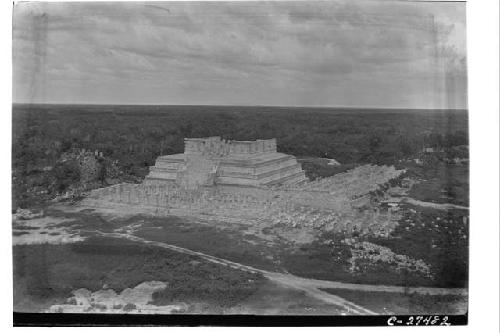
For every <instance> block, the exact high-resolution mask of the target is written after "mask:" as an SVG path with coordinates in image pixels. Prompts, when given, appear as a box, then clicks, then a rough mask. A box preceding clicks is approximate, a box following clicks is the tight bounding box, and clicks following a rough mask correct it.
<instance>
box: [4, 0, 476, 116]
mask: <svg viewBox="0 0 500 333" xmlns="http://www.w3.org/2000/svg"><path fill="white" fill-rule="evenodd" d="M13 38H14V40H13V59H14V70H13V71H14V73H13V74H14V82H13V91H14V92H13V95H14V96H13V99H14V102H33V103H35V102H42V103H45V102H49V103H50V102H53V103H113V104H237V105H291V106H295V105H311V106H353V107H354V106H360V107H405V108H406V107H409V108H466V104H467V97H466V95H467V93H466V86H467V81H466V43H465V3H456V2H453V3H442V2H440V3H430V2H418V1H417V2H409V1H391V0H383V1H382V0H380V1H377V0H365V1H352V0H350V1H322V2H308V3H304V2H226V3H224V2H219V3H196V2H192V3H186V2H184V3H179V2H177V3H168V2H165V3H159V2H154V3H45V4H42V3H17V5H16V6H15V9H14V31H13Z"/></svg>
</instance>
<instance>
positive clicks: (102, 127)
mask: <svg viewBox="0 0 500 333" xmlns="http://www.w3.org/2000/svg"><path fill="white" fill-rule="evenodd" d="M294 110H296V112H290V109H288V108H269V107H215V106H206V107H201V106H87V105H79V106H78V105H69V106H67V105H29V104H16V105H14V106H13V143H12V145H13V147H12V154H13V170H14V171H15V173H16V174H17V175H18V176H19V177H26V176H29V175H30V173H32V172H38V171H39V170H40V169H41V168H43V167H46V166H54V164H55V163H56V162H57V160H58V159H59V157H60V156H61V154H62V153H64V152H66V151H69V150H71V149H73V148H78V149H82V148H84V149H87V150H91V151H94V150H98V151H100V152H102V153H103V154H104V156H105V157H107V158H111V159H115V160H118V162H119V165H120V167H121V168H122V169H123V170H124V171H125V173H128V174H131V175H136V176H138V177H142V176H144V175H145V173H146V172H147V167H148V166H150V165H153V164H154V162H155V160H156V158H157V157H158V156H159V155H167V154H174V153H181V152H183V150H184V142H183V139H184V138H186V137H207V136H221V137H223V138H225V139H232V140H255V139H268V138H276V139H277V142H278V151H280V152H283V153H287V154H292V155H295V156H297V157H326V158H334V159H336V160H337V161H339V162H340V163H342V164H349V163H351V164H352V163H377V164H395V163H397V161H398V160H401V159H405V158H410V157H412V156H415V155H416V154H418V153H419V152H421V151H422V149H423V148H424V147H436V148H441V149H442V150H444V151H445V152H446V151H448V152H449V153H450V154H453V156H455V155H456V154H457V152H456V151H455V150H452V148H453V147H456V146H463V145H468V119H467V112H458V111H445V110H436V111H433V112H431V111H416V110H407V111H406V112H403V111H397V112H395V111H394V110H388V111H387V112H382V111H375V112H369V111H368V110H361V111H359V112H358V111H356V110H352V109H351V110H348V111H347V110H345V112H342V110H337V109H334V110H333V111H332V112H329V111H328V110H329V109H326V108H324V109H323V108H319V109H318V108H300V109H294ZM453 156H452V157H453ZM460 157H464V156H460Z"/></svg>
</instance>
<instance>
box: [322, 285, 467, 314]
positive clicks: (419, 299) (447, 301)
mask: <svg viewBox="0 0 500 333" xmlns="http://www.w3.org/2000/svg"><path fill="white" fill-rule="evenodd" d="M324 291H326V292H328V293H331V294H333V295H337V296H339V297H342V298H345V299H346V300H348V301H351V302H354V303H355V304H358V305H360V306H363V307H366V308H367V309H369V310H372V311H375V312H377V313H379V314H412V315H419V314H432V315H438V314H446V315H452V314H464V313H465V311H466V304H467V298H466V297H464V296H456V295H432V296H431V295H419V294H402V293H390V292H378V291H375V292H367V291H355V290H347V289H324Z"/></svg>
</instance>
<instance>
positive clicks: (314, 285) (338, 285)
mask: <svg viewBox="0 0 500 333" xmlns="http://www.w3.org/2000/svg"><path fill="white" fill-rule="evenodd" d="M96 233H98V234H99V235H102V236H107V237H115V238H125V239H129V240H132V241H135V242H141V243H144V244H149V245H153V246H159V247H162V248H166V249H170V250H173V251H176V252H180V253H185V254H189V255H194V256H198V257H200V258H203V259H205V260H207V261H209V262H212V263H215V264H219V265H225V266H228V267H232V268H235V269H239V270H243V271H247V272H252V273H261V274H263V275H264V276H265V277H266V278H268V279H269V280H271V281H274V282H277V283H280V284H282V285H285V286H287V287H291V288H294V289H299V290H302V291H304V292H306V294H308V295H309V296H312V297H314V298H316V299H320V300H322V301H324V302H326V303H330V304H335V305H338V306H341V307H344V308H345V309H346V310H347V312H349V313H350V314H361V315H376V313H375V312H373V311H370V310H368V309H366V308H363V307H361V306H359V305H357V304H354V303H352V302H349V301H347V300H345V299H343V298H341V297H338V296H335V295H332V294H330V293H327V292H325V291H322V290H320V289H325V288H334V289H350V290H357V291H379V292H397V293H419V294H427V295H466V294H467V291H466V290H465V289H459V288H456V289H447V288H425V287H410V288H405V287H399V286H383V285H367V284H353V283H343V282H335V281H325V280H315V279H308V278H302V277H298V276H295V275H292V274H284V273H277V272H269V271H265V270H262V269H257V268H254V267H251V266H248V265H243V264H239V263H236V262H233V261H230V260H226V259H222V258H217V257H214V256H211V255H209V254H205V253H202V252H198V251H193V250H189V249H186V248H183V247H179V246H176V245H170V244H166V243H162V242H156V241H150V240H146V239H143V238H140V237H137V236H133V235H130V234H123V233H105V232H100V231H97V232H96Z"/></svg>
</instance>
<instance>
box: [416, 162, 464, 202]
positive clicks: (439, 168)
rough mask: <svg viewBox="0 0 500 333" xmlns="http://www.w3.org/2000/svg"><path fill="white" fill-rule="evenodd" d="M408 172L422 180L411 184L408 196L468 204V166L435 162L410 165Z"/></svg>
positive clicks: (423, 199) (432, 200) (431, 200)
mask: <svg viewBox="0 0 500 333" xmlns="http://www.w3.org/2000/svg"><path fill="white" fill-rule="evenodd" d="M409 170H410V174H411V175H413V176H414V177H416V178H418V179H425V180H424V181H422V182H420V183H417V184H415V185H413V187H412V188H411V190H410V193H409V194H410V196H411V197H412V198H414V199H417V200H421V201H430V202H435V203H452V204H456V205H463V206H469V166H468V165H452V164H446V163H436V164H433V165H432V166H425V165H423V166H417V165H411V166H410V168H409Z"/></svg>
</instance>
